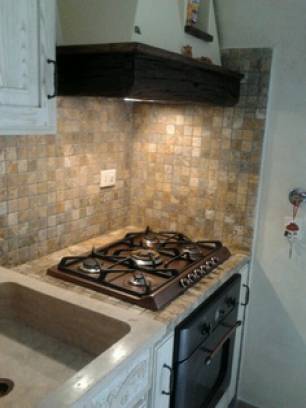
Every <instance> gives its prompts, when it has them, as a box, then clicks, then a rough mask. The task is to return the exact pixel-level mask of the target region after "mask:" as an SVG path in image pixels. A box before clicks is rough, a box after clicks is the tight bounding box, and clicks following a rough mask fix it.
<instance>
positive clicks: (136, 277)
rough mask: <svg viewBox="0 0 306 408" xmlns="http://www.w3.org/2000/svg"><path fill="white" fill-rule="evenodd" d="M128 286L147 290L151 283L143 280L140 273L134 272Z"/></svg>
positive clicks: (143, 277) (142, 275)
mask: <svg viewBox="0 0 306 408" xmlns="http://www.w3.org/2000/svg"><path fill="white" fill-rule="evenodd" d="M129 284H130V285H132V286H138V287H144V288H148V287H150V285H151V282H150V281H149V280H148V279H147V278H145V276H144V274H143V273H142V272H140V271H137V272H134V273H133V276H132V277H131V278H130V279H129Z"/></svg>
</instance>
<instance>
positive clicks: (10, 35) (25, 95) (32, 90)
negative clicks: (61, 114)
mask: <svg viewBox="0 0 306 408" xmlns="http://www.w3.org/2000/svg"><path fill="white" fill-rule="evenodd" d="M55 15H56V13H55V0H0V135H9V134H29V133H53V132H55V130H56V115H55V112H56V105H55V98H51V99H50V98H48V95H52V94H53V93H54V87H55V81H54V69H55V66H54V64H52V63H48V60H54V59H55Z"/></svg>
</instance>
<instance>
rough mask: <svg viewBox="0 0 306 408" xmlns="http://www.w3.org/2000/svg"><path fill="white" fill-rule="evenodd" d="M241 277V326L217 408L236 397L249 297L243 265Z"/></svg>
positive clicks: (240, 272) (245, 267)
mask: <svg viewBox="0 0 306 408" xmlns="http://www.w3.org/2000/svg"><path fill="white" fill-rule="evenodd" d="M239 274H240V275H241V289H240V302H239V303H240V306H239V310H238V320H241V322H242V325H241V326H240V327H239V328H238V329H237V330H236V337H235V345H234V357H233V365H232V375H231V383H230V386H229V389H228V391H227V392H226V394H225V395H224V396H223V398H222V399H221V401H220V402H219V403H218V405H217V408H227V407H228V406H229V404H230V403H231V402H232V400H233V398H234V397H235V396H236V391H237V385H238V380H239V368H240V358H241V350H242V342H243V334H244V327H245V314H246V309H245V306H244V304H245V302H246V301H247V298H248V297H249V293H248V291H249V265H245V266H244V267H242V269H241V270H240V271H239Z"/></svg>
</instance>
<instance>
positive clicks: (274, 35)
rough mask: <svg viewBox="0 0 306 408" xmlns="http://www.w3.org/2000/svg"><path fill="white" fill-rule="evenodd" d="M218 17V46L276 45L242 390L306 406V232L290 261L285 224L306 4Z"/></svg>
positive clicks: (292, 182)
mask: <svg viewBox="0 0 306 408" xmlns="http://www.w3.org/2000/svg"><path fill="white" fill-rule="evenodd" d="M217 14H218V19H219V24H220V27H221V46H222V47H223V48H245V47H247V48H249V47H266V46H273V47H274V57H273V66H272V83H271V91H270V100H269V108H268V123H267V130H266V146H265V149H264V162H263V169H262V182H261V189H260V190H261V192H260V199H259V215H258V220H257V232H256V236H255V247H254V264H253V273H252V279H253V282H252V302H251V305H250V310H249V324H248V330H247V338H246V348H245V355H244V359H243V370H242V378H241V387H240V395H241V397H242V399H244V400H245V401H247V402H249V403H252V404H254V405H255V406H258V407H260V408H305V407H306V238H305V237H306V229H305V228H304V237H303V240H302V241H301V242H300V243H299V245H298V248H297V250H298V251H297V252H298V253H297V254H295V255H294V258H293V259H292V260H289V259H288V245H287V242H286V241H285V239H284V237H283V225H284V218H285V217H286V216H288V215H290V214H291V207H290V206H289V203H288V198H287V197H288V192H289V190H291V189H292V188H293V187H296V186H300V187H304V188H305V189H306V2H305V0H290V1H288V0H269V1H267V0H256V1H254V0H232V1H228V0H218V1H217ZM300 217H301V220H303V222H305V220H306V208H305V207H304V208H302V209H301V212H300Z"/></svg>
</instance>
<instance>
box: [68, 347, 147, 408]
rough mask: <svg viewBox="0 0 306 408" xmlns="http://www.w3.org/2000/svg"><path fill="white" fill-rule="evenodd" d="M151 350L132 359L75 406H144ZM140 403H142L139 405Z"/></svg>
mask: <svg viewBox="0 0 306 408" xmlns="http://www.w3.org/2000/svg"><path fill="white" fill-rule="evenodd" d="M150 356H151V353H150V350H146V351H145V352H143V353H141V354H140V355H139V356H137V357H136V358H135V359H134V360H133V361H130V362H128V363H127V364H126V366H124V367H122V369H121V371H120V372H119V373H118V374H117V375H116V377H115V378H114V379H113V380H111V381H110V382H109V383H108V384H106V383H104V382H103V381H102V382H101V384H100V385H99V384H97V385H96V386H95V387H94V389H93V390H91V391H89V392H88V394H87V395H86V396H84V397H83V398H82V399H81V400H79V401H78V402H77V403H76V404H74V405H73V408H100V407H101V408H140V407H141V408H143V407H146V405H141V403H142V402H143V403H144V404H145V403H146V399H145V398H144V395H146V393H147V392H148V389H149V378H150V366H151V361H150ZM139 404H140V405H139Z"/></svg>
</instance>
